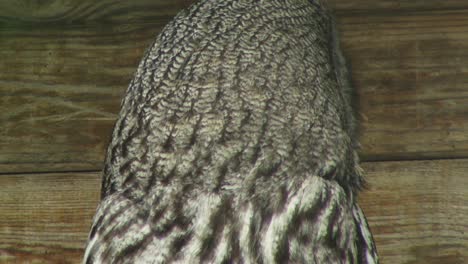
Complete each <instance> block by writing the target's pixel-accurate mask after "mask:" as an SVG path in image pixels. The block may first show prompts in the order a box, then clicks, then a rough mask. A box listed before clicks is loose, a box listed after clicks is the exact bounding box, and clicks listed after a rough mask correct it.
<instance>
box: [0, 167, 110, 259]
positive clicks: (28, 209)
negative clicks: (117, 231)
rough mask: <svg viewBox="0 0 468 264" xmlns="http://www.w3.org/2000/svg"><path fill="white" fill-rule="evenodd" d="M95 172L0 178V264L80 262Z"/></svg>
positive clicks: (94, 198) (94, 201)
mask: <svg viewBox="0 0 468 264" xmlns="http://www.w3.org/2000/svg"><path fill="white" fill-rule="evenodd" d="M100 185H101V181H100V177H99V174H97V173H70V174H25V175H2V176H1V177H0V186H2V191H1V192H0V215H1V217H0V263H80V259H81V258H82V255H83V248H84V245H85V243H86V239H87V233H88V230H89V228H90V225H91V222H92V217H93V215H94V211H95V208H96V206H97V201H98V199H99V193H100V190H99V188H100Z"/></svg>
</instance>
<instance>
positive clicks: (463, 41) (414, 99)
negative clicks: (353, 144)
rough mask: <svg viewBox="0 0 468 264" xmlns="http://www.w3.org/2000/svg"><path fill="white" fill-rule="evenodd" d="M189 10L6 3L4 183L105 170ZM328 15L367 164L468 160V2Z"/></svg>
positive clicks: (1, 120)
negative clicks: (139, 83) (352, 87)
mask: <svg viewBox="0 0 468 264" xmlns="http://www.w3.org/2000/svg"><path fill="white" fill-rule="evenodd" d="M190 2H193V1H191V0H187V1H184V0H177V1H173V2H171V1H150V0H138V1H133V2H130V1H117V0H105V1H100V2H99V3H96V2H95V1H91V0H86V1H76V0H73V1H72V0H67V1H53V0H49V1H26V0H23V1H0V57H1V58H2V63H0V124H1V126H0V172H38V171H42V172H48V171H49V172H50V171H76V170H80V171H81V170H85V171H86V170H99V169H100V168H101V167H102V165H101V164H102V160H103V158H104V155H105V148H106V145H107V142H108V139H109V135H110V133H111V130H112V126H113V123H114V120H115V117H116V114H117V113H118V109H119V105H120V100H121V97H122V96H123V93H124V91H125V89H126V87H127V85H128V83H129V81H130V79H131V77H132V74H133V72H134V71H135V69H136V67H137V64H138V61H139V60H140V58H141V57H142V54H143V52H144V50H145V49H146V48H147V47H148V46H149V45H150V43H151V41H152V40H153V39H154V37H155V35H156V34H157V33H158V32H159V31H160V30H161V29H162V28H163V26H164V25H165V24H166V23H167V21H168V20H169V19H170V18H171V17H172V16H173V15H174V14H175V13H176V12H177V11H178V10H180V9H181V8H183V7H185V6H188V5H189V4H190ZM331 5H332V6H334V7H335V8H336V9H337V13H338V20H339V27H340V29H341V31H342V42H343V44H344V45H343V46H344V49H345V52H346V54H347V55H348V57H349V58H350V63H351V65H352V67H353V77H354V80H355V83H356V86H357V89H358V93H359V95H360V108H361V112H362V114H363V116H364V119H363V121H362V127H363V129H362V140H361V141H362V145H363V150H362V158H363V159H364V160H403V159H409V160H414V159H426V158H430V159H438V158H464V157H468V108H467V107H466V105H468V89H467V86H468V81H467V80H468V76H467V75H468V58H467V56H468V55H467V54H468V53H467V52H465V51H466V50H467V49H468V44H467V43H468V41H467V38H468V26H467V25H468V9H466V7H468V3H463V1H444V2H443V3H440V1H422V0H420V1H390V0H388V1H386V0H379V1H365V0H354V1H338V0H335V1H331ZM387 9H388V10H387ZM376 10H377V11H376ZM379 10H380V11H379ZM386 10H387V11H386Z"/></svg>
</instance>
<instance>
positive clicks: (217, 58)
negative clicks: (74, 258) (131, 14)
mask: <svg viewBox="0 0 468 264" xmlns="http://www.w3.org/2000/svg"><path fill="white" fill-rule="evenodd" d="M353 94H354V92H353V88H352V86H351V82H350V79H349V72H348V69H347V67H346V64H345V60H344V58H343V55H342V52H341V51H340V47H339V39H338V36H337V32H336V29H335V25H334V22H333V17H332V15H331V12H330V10H329V8H327V5H326V3H325V2H324V1H322V0H200V1H199V2H197V3H195V4H193V5H192V6H191V7H189V8H188V9H186V10H183V11H181V12H180V13H179V14H178V15H177V16H176V17H175V18H174V19H173V20H172V21H171V22H170V23H169V24H168V25H167V26H166V27H165V28H164V29H163V31H162V32H161V33H160V34H159V35H158V36H157V37H156V39H155V41H154V43H153V44H152V45H151V47H150V48H149V49H148V50H147V51H146V53H145V55H144V57H143V59H142V61H141V62H140V64H139V66H138V68H137V70H136V73H135V75H134V78H133V80H132V81H131V83H130V85H129V87H128V90H127V92H126V96H125V98H124V99H123V101H122V105H121V111H120V114H119V117H118V119H117V121H116V124H115V126H114V130H113V133H112V138H111V141H110V144H109V147H108V149H107V155H106V159H105V166H104V169H103V182H102V192H101V201H100V204H99V206H98V209H97V212H96V215H95V217H94V220H93V224H92V228H91V231H90V235H89V240H88V243H87V247H86V251H85V256H84V260H83V263H263V264H268V263H316V264H318V263H378V257H377V253H376V249H375V246H374V242H373V238H372V235H371V233H370V230H369V227H368V224H367V221H366V219H365V217H364V214H363V212H362V210H361V209H360V207H359V205H358V204H357V195H358V193H359V191H360V190H361V189H362V187H363V186H364V184H365V181H364V179H363V176H362V171H361V169H360V167H359V160H358V155H357V150H358V147H359V143H358V141H357V121H356V118H355V109H354V107H353V97H354V96H353Z"/></svg>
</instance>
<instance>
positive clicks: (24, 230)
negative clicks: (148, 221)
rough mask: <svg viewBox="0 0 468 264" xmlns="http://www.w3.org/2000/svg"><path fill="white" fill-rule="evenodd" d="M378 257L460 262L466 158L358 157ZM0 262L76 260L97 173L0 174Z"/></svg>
mask: <svg viewBox="0 0 468 264" xmlns="http://www.w3.org/2000/svg"><path fill="white" fill-rule="evenodd" d="M363 167H364V169H365V170H366V171H367V175H368V180H369V184H370V187H369V189H368V190H367V191H366V192H364V193H363V195H362V196H361V197H360V203H361V206H362V207H363V209H364V211H365V213H366V215H367V218H368V220H369V223H370V226H371V229H372V231H373V233H374V237H375V239H376V243H377V246H378V251H379V253H380V256H381V259H382V263H383V264H386V263H401V264H428V263H429V264H431V263H434V264H436V263H444V264H462V263H468V235H467V234H468V191H467V188H466V186H468V177H466V172H467V171H468V160H438V161H417V162H410V161H406V162H372V163H364V164H363ZM0 186H2V192H0V215H1V216H2V217H1V218H0V262H1V263H26V262H27V263H32V262H34V263H79V262H80V259H81V257H82V254H83V248H84V244H85V241H86V238H87V234H88V229H89V226H90V224H91V221H92V216H93V214H94V211H95V208H96V205H97V203H98V198H99V189H100V174H99V173H56V174H28V175H10V176H6V175H3V176H1V177H0Z"/></svg>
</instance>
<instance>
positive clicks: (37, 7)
mask: <svg viewBox="0 0 468 264" xmlns="http://www.w3.org/2000/svg"><path fill="white" fill-rule="evenodd" d="M195 1H196V0H172V1H167V0H135V1H118V0H101V1H99V3H96V1H93V0H65V1H29V0H17V1H8V0H0V21H2V20H4V21H10V22H12V21H14V22H16V23H20V24H24V23H48V24H54V23H56V22H60V23H77V22H85V23H89V22H91V21H101V22H104V21H105V22H116V21H117V22H121V21H122V19H123V18H124V19H126V20H132V21H136V20H141V19H143V20H144V19H147V18H150V17H152V18H154V17H155V16H156V17H161V16H168V17H172V16H174V15H175V14H176V13H177V12H178V11H179V10H180V9H182V8H185V7H187V6H189V5H190V4H191V3H193V2H195ZM328 2H329V3H330V6H331V7H332V8H333V9H334V10H335V11H336V12H337V13H339V14H342V13H343V14H344V13H346V14H349V13H376V12H380V13H387V14H388V13H389V12H407V11H428V10H460V9H466V8H468V3H467V2H465V1H459V0H446V1H439V0H413V1H398V0H378V1H375V0H374V1H373V0H353V1H345V0H328ZM129 11H131V12H129Z"/></svg>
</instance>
